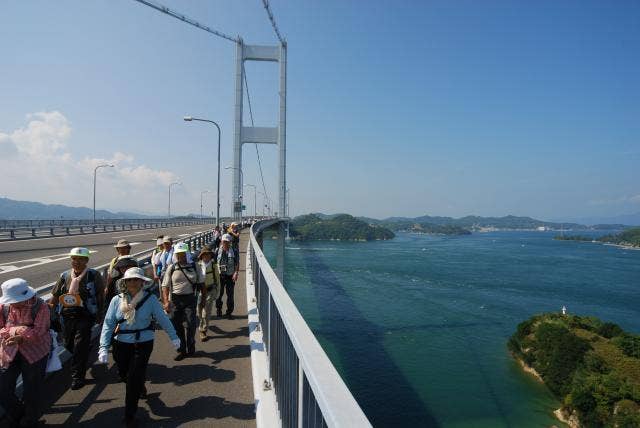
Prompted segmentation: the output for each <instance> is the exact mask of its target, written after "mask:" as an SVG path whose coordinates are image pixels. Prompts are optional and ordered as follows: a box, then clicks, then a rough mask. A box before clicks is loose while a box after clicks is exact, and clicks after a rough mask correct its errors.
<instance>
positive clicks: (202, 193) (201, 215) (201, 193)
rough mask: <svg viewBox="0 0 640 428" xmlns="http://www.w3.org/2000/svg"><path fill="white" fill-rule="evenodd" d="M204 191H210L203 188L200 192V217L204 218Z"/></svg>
mask: <svg viewBox="0 0 640 428" xmlns="http://www.w3.org/2000/svg"><path fill="white" fill-rule="evenodd" d="M205 193H211V192H209V191H208V190H203V191H202V192H200V219H203V218H204V215H203V214H202V195H204V194H205Z"/></svg>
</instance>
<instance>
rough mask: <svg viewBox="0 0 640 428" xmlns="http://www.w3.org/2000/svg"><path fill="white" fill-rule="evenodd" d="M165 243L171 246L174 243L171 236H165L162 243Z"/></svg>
mask: <svg viewBox="0 0 640 428" xmlns="http://www.w3.org/2000/svg"><path fill="white" fill-rule="evenodd" d="M165 242H168V243H170V244H171V243H173V239H171V237H170V236H165V237H164V238H162V243H163V244H164V243H165Z"/></svg>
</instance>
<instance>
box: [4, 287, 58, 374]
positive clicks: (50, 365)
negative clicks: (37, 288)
mask: <svg viewBox="0 0 640 428" xmlns="http://www.w3.org/2000/svg"><path fill="white" fill-rule="evenodd" d="M45 304H46V303H45V302H44V301H43V300H42V299H41V298H40V297H38V298H37V299H36V303H35V304H34V305H33V306H32V307H31V324H19V325H22V326H24V327H33V323H34V322H35V321H36V316H37V315H38V311H39V310H40V306H42V305H45ZM9 306H10V305H2V316H3V319H4V325H5V326H6V325H7V321H8V319H9ZM49 337H50V338H51V348H50V349H49V357H48V359H47V368H46V372H47V373H51V372H55V371H58V370H60V369H61V368H62V362H61V361H60V357H59V355H58V352H57V348H58V334H57V333H56V332H55V331H54V330H52V329H49Z"/></svg>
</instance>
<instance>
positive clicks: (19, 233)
mask: <svg viewBox="0 0 640 428" xmlns="http://www.w3.org/2000/svg"><path fill="white" fill-rule="evenodd" d="M2 221H4V222H6V220H2ZM54 222H55V221H54ZM212 223H215V219H208V218H205V219H179V218H174V219H166V220H165V219H160V220H153V219H152V220H126V221H124V220H120V221H112V222H96V223H93V222H92V221H85V220H78V221H76V222H75V223H74V222H69V223H66V224H56V223H51V224H49V225H44V224H42V225H31V226H15V227H0V241H6V240H22V239H33V238H40V237H43V236H47V237H50V236H71V235H82V234H90V233H106V232H116V231H126V230H140V229H157V228H163V227H174V226H189V225H196V224H212Z"/></svg>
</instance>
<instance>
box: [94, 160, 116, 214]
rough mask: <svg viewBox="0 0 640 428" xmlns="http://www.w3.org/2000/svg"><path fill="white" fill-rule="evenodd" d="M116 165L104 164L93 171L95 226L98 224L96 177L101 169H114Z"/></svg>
mask: <svg viewBox="0 0 640 428" xmlns="http://www.w3.org/2000/svg"><path fill="white" fill-rule="evenodd" d="M114 166H115V165H110V164H108V163H103V164H101V165H98V166H97V167H95V168H94V169H93V225H94V226H95V224H96V175H97V173H98V169H99V168H113V167H114Z"/></svg>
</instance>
